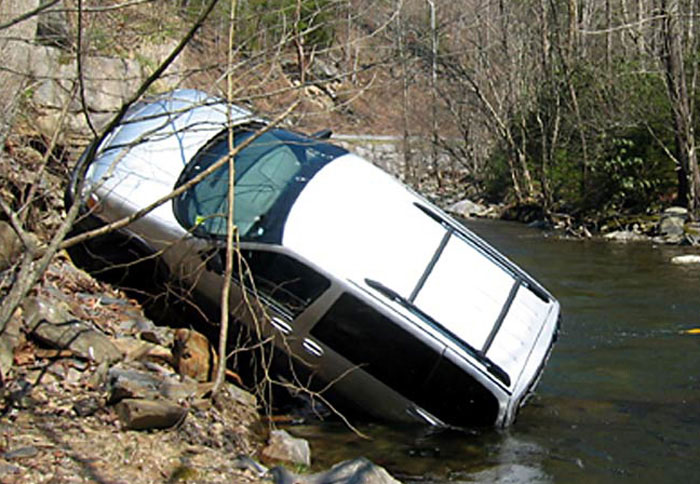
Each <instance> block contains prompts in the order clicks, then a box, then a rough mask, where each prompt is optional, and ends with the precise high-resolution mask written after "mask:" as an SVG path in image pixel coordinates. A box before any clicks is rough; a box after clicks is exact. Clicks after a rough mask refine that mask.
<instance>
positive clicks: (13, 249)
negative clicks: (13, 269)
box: [0, 221, 22, 271]
mask: <svg viewBox="0 0 700 484" xmlns="http://www.w3.org/2000/svg"><path fill="white" fill-rule="evenodd" d="M21 251H22V242H21V241H20V240H19V237H18V236H17V234H16V233H15V231H14V229H13V228H12V226H10V224H8V223H7V222H5V221H0V271H4V270H5V269H7V268H8V267H10V266H11V265H12V263H13V261H14V260H15V259H16V258H17V257H18V256H19V254H20V253H21Z"/></svg>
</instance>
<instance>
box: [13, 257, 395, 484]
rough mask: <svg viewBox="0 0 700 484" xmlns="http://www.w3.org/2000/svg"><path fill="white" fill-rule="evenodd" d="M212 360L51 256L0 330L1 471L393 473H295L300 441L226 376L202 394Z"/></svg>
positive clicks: (88, 475) (344, 475)
mask: <svg viewBox="0 0 700 484" xmlns="http://www.w3.org/2000/svg"><path fill="white" fill-rule="evenodd" d="M212 361H213V358H212V348H211V346H210V344H209V342H208V341H207V340H206V338H204V337H203V336H201V335H200V334H199V333H196V332H194V331H191V330H187V329H173V328H168V327H160V326H156V325H155V324H154V323H153V322H152V321H151V320H149V319H148V318H147V317H146V316H145V315H144V312H143V310H142V308H141V306H140V305H139V304H138V303H137V302H136V301H134V300H132V299H129V298H128V297H127V296H125V295H124V294H123V293H122V292H120V291H118V290H115V289H114V288H113V287H111V286H109V285H107V284H105V283H102V282H99V281H96V280H95V279H93V278H92V277H91V276H90V275H88V274H86V273H85V272H84V271H82V270H80V269H77V268H76V267H75V266H74V265H73V264H72V262H71V261H70V259H69V258H68V256H67V255H66V254H61V255H59V256H57V257H56V258H55V260H54V261H53V263H52V264H51V266H50V267H49V269H48V270H47V271H46V273H45V274H44V276H43V278H42V280H41V282H40V284H39V285H38V286H37V287H36V288H35V289H34V290H33V292H32V294H31V296H30V297H29V298H27V300H26V301H25V302H24V304H23V305H22V307H21V308H20V309H19V310H18V311H17V312H16V313H15V314H14V316H13V318H12V320H11V322H10V324H9V325H8V326H7V327H6V329H5V331H4V332H3V333H2V334H0V377H1V380H0V482H1V483H14V482H18V483H19V482H22V483H32V482H37V483H38V482H115V483H116V482H125V483H126V482H143V483H147V482H241V483H245V482H250V483H254V482H270V481H273V482H279V483H288V482H309V483H311V482H314V483H320V482H331V481H329V480H328V479H331V477H329V476H333V477H332V478H333V479H335V480H333V481H332V482H339V483H340V482H357V483H391V482H396V481H395V480H394V479H393V478H391V476H390V475H389V474H388V473H387V472H386V471H385V470H384V469H382V468H380V467H377V466H375V465H373V464H372V463H371V462H369V461H367V460H366V459H358V460H355V461H350V462H344V463H340V464H339V465H338V466H336V467H334V468H332V469H331V470H330V471H328V472H325V473H318V474H314V475H307V474H295V473H294V472H293V471H295V472H299V471H300V470H305V469H306V470H308V469H309V466H310V464H311V462H312V461H311V456H312V454H311V450H312V449H309V445H308V443H307V442H306V441H304V440H303V439H295V438H293V437H291V436H290V435H289V434H288V433H286V432H284V431H281V430H275V429H274V428H273V426H272V425H271V424H269V423H264V422H263V421H262V420H261V417H260V414H259V407H258V403H257V402H256V399H255V397H254V396H253V395H251V394H250V393H248V392H246V391H245V390H243V389H241V388H240V387H239V386H238V385H237V384H236V382H235V381H227V382H226V383H225V385H224V387H223V389H222V390H221V391H220V392H218V393H217V394H216V395H215V396H214V397H212V396H210V395H209V393H210V390H211V386H212V385H211V383H209V381H208V380H209V378H210V375H211V362H212ZM230 376H232V377H233V378H234V379H235V376H236V375H235V374H231V373H230ZM284 463H287V464H286V465H288V466H291V469H293V471H292V470H288V469H286V468H285V467H280V466H279V464H284ZM270 467H271V468H270Z"/></svg>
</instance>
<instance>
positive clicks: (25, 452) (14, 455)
mask: <svg viewBox="0 0 700 484" xmlns="http://www.w3.org/2000/svg"><path fill="white" fill-rule="evenodd" d="M38 453H39V450H38V449H37V448H36V447H34V446H33V445H29V446H27V447H19V448H17V449H13V450H9V451H7V452H5V453H3V454H2V457H3V458H4V459H5V460H15V459H26V458H29V457H34V456H36V455H37V454H38Z"/></svg>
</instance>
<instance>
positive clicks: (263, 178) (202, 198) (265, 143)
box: [174, 127, 346, 242]
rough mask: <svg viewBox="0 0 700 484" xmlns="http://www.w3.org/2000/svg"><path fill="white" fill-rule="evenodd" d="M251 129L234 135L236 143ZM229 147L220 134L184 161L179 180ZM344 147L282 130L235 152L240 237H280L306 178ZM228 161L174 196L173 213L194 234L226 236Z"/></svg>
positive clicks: (250, 133) (195, 172) (201, 168)
mask: <svg viewBox="0 0 700 484" xmlns="http://www.w3.org/2000/svg"><path fill="white" fill-rule="evenodd" d="M255 134H256V131H255V129H254V128H251V127H248V128H247V129H241V130H239V131H238V132H237V133H235V136H234V146H238V145H240V144H241V143H243V142H244V141H245V140H247V139H249V138H250V137H251V136H255ZM228 152H229V147H228V136H227V133H222V134H221V135H219V136H218V137H217V138H215V139H214V140H212V142H210V143H209V144H208V145H207V146H205V147H204V149H202V150H201V151H200V152H199V153H198V154H197V155H196V156H195V157H194V158H193V159H192V160H191V161H190V163H188V165H187V167H186V168H185V171H184V172H183V173H182V175H181V177H180V180H178V185H181V184H183V183H186V182H187V181H188V180H190V179H192V178H193V177H195V176H197V175H198V174H199V173H201V172H202V171H204V170H206V169H207V168H209V167H210V166H211V165H212V164H214V163H215V162H217V161H218V160H220V159H221V158H222V157H225V156H226V155H227V154H228ZM345 153H346V151H345V150H343V149H342V148H339V147H337V146H333V145H330V144H327V143H322V142H319V141H318V140H315V139H311V138H307V137H304V136H301V135H298V134H296V133H292V132H290V131H287V130H283V129H273V130H270V131H267V132H265V133H263V134H261V135H259V136H258V137H257V138H255V139H254V140H253V141H252V142H251V143H250V144H249V145H248V146H246V147H245V148H243V149H242V150H241V151H240V152H239V153H238V154H237V155H236V156H235V174H234V175H235V176H234V180H235V182H234V183H235V185H234V211H235V213H234V222H235V224H236V225H237V226H238V230H239V234H240V236H241V239H243V240H257V241H265V242H279V241H280V240H281V234H282V226H283V224H284V221H285V220H286V217H287V214H288V213H289V210H290V208H291V206H292V204H293V202H294V200H295V199H296V197H297V196H298V195H299V193H300V192H301V190H302V189H303V187H304V185H305V183H306V182H307V181H308V180H309V179H311V178H312V177H313V175H314V174H315V173H316V172H318V170H320V169H321V168H322V167H323V166H325V165H326V164H327V163H328V162H330V161H331V160H333V159H334V158H336V157H338V156H341V155H343V154H345ZM228 171H229V166H228V164H225V165H224V166H222V167H221V168H220V169H218V170H216V171H215V172H214V173H212V174H211V175H209V176H208V177H206V178H205V179H204V180H202V181H201V182H200V183H198V184H197V185H195V186H194V187H192V188H191V189H189V190H188V191H186V192H185V193H183V194H182V195H181V196H180V197H179V198H178V199H176V200H175V204H174V209H175V216H176V217H177V219H178V220H179V221H180V223H181V224H182V225H183V226H185V227H186V228H188V229H190V228H194V229H195V233H197V234H198V235H204V236H211V237H215V238H219V237H224V236H225V235H226V211H227V197H228V178H229V173H228Z"/></svg>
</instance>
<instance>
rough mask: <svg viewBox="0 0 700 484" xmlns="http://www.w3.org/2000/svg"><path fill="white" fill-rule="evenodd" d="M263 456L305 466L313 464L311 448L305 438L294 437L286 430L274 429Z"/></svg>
mask: <svg viewBox="0 0 700 484" xmlns="http://www.w3.org/2000/svg"><path fill="white" fill-rule="evenodd" d="M262 456H263V457H264V458H266V459H269V460H273V461H284V462H291V463H293V464H301V465H305V466H309V465H311V449H310V448H309V443H308V442H307V441H306V440H304V439H299V438H296V437H292V436H291V435H289V433H287V432H286V431H285V430H273V431H272V432H270V439H269V440H268V444H267V447H265V448H264V449H263V450H262Z"/></svg>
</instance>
